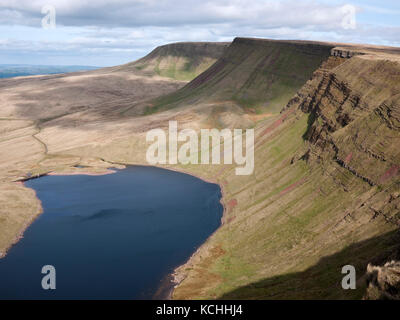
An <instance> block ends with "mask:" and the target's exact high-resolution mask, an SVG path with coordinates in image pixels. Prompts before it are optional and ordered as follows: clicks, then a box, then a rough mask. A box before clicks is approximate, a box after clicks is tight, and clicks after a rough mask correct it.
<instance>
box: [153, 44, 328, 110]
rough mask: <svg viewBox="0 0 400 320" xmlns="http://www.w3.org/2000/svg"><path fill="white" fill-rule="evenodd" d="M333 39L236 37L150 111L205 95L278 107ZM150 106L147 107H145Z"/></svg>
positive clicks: (263, 107) (242, 104) (208, 98)
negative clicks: (323, 41) (215, 57)
mask: <svg viewBox="0 0 400 320" xmlns="http://www.w3.org/2000/svg"><path fill="white" fill-rule="evenodd" d="M333 47H334V45H332V44H327V43H318V42H306V41H302V42H301V41H274V40H260V39H246V38H236V39H235V40H234V41H233V42H232V44H231V45H230V46H229V48H228V49H227V50H226V51H225V52H224V55H223V56H221V57H220V58H219V59H218V61H217V62H216V63H215V64H214V65H213V66H211V67H210V68H209V69H207V71H205V72H204V73H202V74H201V75H199V76H198V77H197V78H195V79H194V80H192V81H191V82H190V83H189V84H187V85H186V86H185V87H183V88H182V89H180V90H179V91H177V92H174V93H172V94H170V95H167V96H164V97H160V98H159V99H157V100H155V101H154V106H153V108H152V109H151V112H156V111H159V110H165V109H171V108H174V107H177V106H182V105H193V104H195V103H198V102H201V103H204V102H205V101H208V102H216V101H218V102H222V101H227V102H229V103H230V104H231V103H232V102H233V103H235V104H236V105H237V106H239V107H241V108H243V109H247V110H253V111H256V112H258V113H262V112H278V111H279V110H280V109H281V108H282V106H284V105H285V104H286V103H287V102H288V101H289V100H290V98H291V97H292V96H293V95H294V94H295V93H296V92H297V91H298V90H299V89H300V88H301V87H302V85H303V84H304V83H305V82H306V81H307V80H308V79H309V78H310V77H311V75H312V73H313V72H314V70H316V69H317V68H318V66H319V65H320V64H321V63H322V62H323V61H324V60H325V59H327V58H328V57H329V55H330V51H331V49H332V48H333ZM149 112H150V110H149Z"/></svg>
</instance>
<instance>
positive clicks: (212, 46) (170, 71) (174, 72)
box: [120, 42, 229, 81]
mask: <svg viewBox="0 0 400 320" xmlns="http://www.w3.org/2000/svg"><path fill="white" fill-rule="evenodd" d="M228 45H229V43H225V42H178V43H171V44H167V45H163V46H159V47H157V48H155V49H154V50H153V51H152V52H150V53H149V54H148V55H147V56H145V57H143V58H141V59H139V60H137V61H135V62H131V63H128V64H125V65H123V66H121V67H120V68H122V69H124V70H127V69H128V70H133V71H135V72H138V71H140V72H141V73H143V74H147V75H159V76H163V77H168V78H172V79H176V80H183V81H190V80H192V79H193V78H195V77H196V76H198V75H199V74H200V73H202V72H204V71H205V70H206V69H208V68H209V67H210V66H211V65H212V64H213V63H214V62H215V61H217V60H218V59H219V58H220V57H221V56H222V55H223V53H224V51H225V49H226V48H227V47H228Z"/></svg>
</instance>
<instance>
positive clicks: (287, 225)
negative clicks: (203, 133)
mask: <svg viewBox="0 0 400 320" xmlns="http://www.w3.org/2000/svg"><path fill="white" fill-rule="evenodd" d="M272 44H273V45H272ZM233 46H236V47H237V48H238V50H239V52H240V54H239V53H238V54H237V56H236V54H235V53H234V52H230V53H229V54H232V55H234V56H235V59H237V63H227V64H226V65H225V66H224V68H228V67H229V68H228V69H226V71H227V72H226V73H225V72H222V71H221V70H222V69H221V70H219V71H218V70H217V71H218V72H215V68H216V66H218V62H217V64H215V65H214V66H213V67H211V69H209V70H208V71H206V72H205V73H204V74H203V75H202V76H200V79H203V80H204V75H206V76H207V75H209V74H210V73H211V74H214V73H215V74H216V75H217V76H218V77H217V78H218V79H216V77H208V76H207V77H206V79H205V81H204V82H202V83H200V84H199V81H198V80H195V81H194V82H192V84H190V85H188V86H187V87H185V89H184V90H180V91H178V92H177V93H175V94H172V95H170V96H169V97H170V98H171V99H178V98H182V99H184V101H185V102H188V103H189V102H191V103H192V102H196V101H197V100H201V101H203V100H205V98H206V97H212V98H213V99H214V98H215V99H226V98H228V97H230V98H232V97H233V96H234V92H236V93H237V92H241V93H243V92H252V93H251V98H252V101H254V99H255V100H258V99H259V100H262V99H261V98H259V97H258V96H257V95H258V94H260V95H261V96H262V97H263V99H264V96H263V95H272V93H273V92H275V91H274V90H271V91H267V92H265V87H263V86H264V85H265V81H264V80H267V79H268V78H267V77H266V78H262V77H261V76H260V75H258V70H259V69H255V68H254V67H253V64H254V63H256V64H257V61H258V63H259V62H260V60H262V59H263V57H264V59H266V60H268V57H270V56H271V54H270V53H272V52H275V55H277V56H279V57H282V56H286V55H287V54H289V56H290V57H292V59H290V60H289V61H288V62H289V63H291V64H293V65H297V63H296V61H292V60H296V58H298V57H300V58H299V59H300V60H301V61H302V63H304V59H303V56H302V55H301V54H298V55H293V52H294V51H295V52H308V49H309V46H308V45H303V46H301V45H300V44H299V43H297V44H294V43H286V44H285V43H280V42H271V41H255V40H252V41H251V40H240V41H236V42H235V43H234V45H233ZM275 46H276V47H278V48H279V50H277V49H274V47H275ZM317 48H322V49H321V50H322V53H321V54H322V55H323V58H321V57H320V56H319V55H314V56H313V55H312V54H311V53H310V52H308V53H307V54H305V57H310V55H311V56H313V57H314V58H313V59H311V58H307V59H308V60H307V59H306V61H309V62H310V63H311V61H314V60H315V61H314V62H313V63H315V65H317V64H318V65H319V63H320V62H321V61H322V60H323V59H326V54H327V53H326V47H324V46H321V47H318V46H317ZM276 51H277V52H276ZM281 51H282V52H285V54H278V53H279V52H281ZM250 58H251V59H250ZM247 59H249V60H247ZM240 61H242V62H241V63H240ZM284 65H286V64H284ZM269 66H270V67H271V66H272V65H271V64H269ZM281 66H282V64H281ZM235 68H239V70H240V71H236V70H235ZM325 68H326V69H330V70H319V72H317V73H315V74H314V77H313V79H312V81H309V82H308V83H307V84H306V85H304V86H303V88H302V89H301V90H300V91H299V94H298V95H296V96H295V97H294V99H293V100H292V101H291V102H290V103H289V105H288V107H287V108H286V109H285V110H284V111H283V113H282V114H279V115H275V116H273V117H270V118H268V119H267V120H264V121H262V122H261V123H259V124H258V125H257V126H256V133H257V135H256V151H255V156H256V164H255V173H254V175H252V176H236V175H235V174H234V167H233V166H222V165H221V166H204V165H201V166H193V165H188V166H176V167H175V169H179V170H183V171H186V172H189V173H191V174H195V175H198V176H200V177H202V178H205V179H209V180H213V181H216V182H218V183H220V185H221V186H222V187H223V189H224V199H223V200H224V204H225V206H226V213H225V216H224V224H223V226H222V227H221V228H220V229H219V230H218V231H217V232H216V233H215V234H214V235H213V236H212V237H211V238H210V239H209V240H208V241H207V243H206V244H205V245H203V246H202V247H201V248H200V249H199V251H198V252H197V253H196V254H195V255H194V256H193V257H192V258H191V259H190V261H189V262H188V263H187V264H185V265H183V266H182V267H181V268H180V269H179V270H178V276H179V277H182V278H185V279H184V280H183V281H182V282H181V284H180V285H179V286H178V288H177V289H176V290H175V292H174V298H360V297H361V296H362V293H363V287H362V285H361V283H360V286H359V290H356V291H346V292H344V291H343V290H342V289H341V288H340V280H341V277H342V275H341V273H340V270H341V267H342V266H343V265H345V264H354V265H355V266H356V267H357V270H358V276H359V277H360V276H361V275H362V274H363V273H364V270H365V266H366V264H367V263H368V262H370V261H371V260H375V259H377V260H379V259H383V258H386V257H387V256H388V255H390V253H391V252H392V251H393V247H395V246H397V245H398V244H399V239H398V238H397V235H396V233H395V232H394V230H395V229H396V221H397V220H396V219H398V217H396V212H397V213H398V212H399V207H400V203H399V201H400V197H399V195H400V193H399V178H398V177H399V176H398V174H397V173H398V171H396V167H395V166H396V165H398V164H399V155H398V148H396V146H397V145H398V144H399V140H398V139H399V122H398V119H399V112H398V106H399V101H398V94H399V92H398V87H397V85H398V83H399V82H400V79H399V78H398V77H399V74H400V72H399V71H400V67H399V64H398V63H392V62H388V61H382V60H376V61H374V60H365V59H360V58H352V59H350V60H346V62H344V63H342V64H340V65H339V63H332V64H330V63H327V64H325V66H324V69H325ZM310 69H311V67H310ZM210 70H211V71H210ZM223 70H225V69H223ZM246 70H247V71H248V73H247V71H246ZM269 70H270V68H266V70H265V71H269ZM286 71H287V70H286ZM289 71H290V70H289ZM311 71H312V70H309V69H308V68H307V72H310V74H311ZM221 72H222V73H221ZM253 73H256V78H257V79H258V80H257V83H258V85H260V86H261V87H262V88H261V89H260V90H259V91H258V90H256V88H258V87H257V86H255V85H254V84H252V85H250V86H248V87H245V88H246V89H245V90H242V91H241V88H243V84H244V83H246V80H242V78H244V79H249V78H252V77H251V76H250V75H251V74H253ZM259 76H260V78H259ZM198 79H199V78H198ZM280 79H285V76H282V77H277V78H274V81H273V82H274V83H282V81H283V80H280ZM307 79H308V78H307V77H304V78H303V80H304V82H305V81H306V80H307ZM200 82H201V81H200ZM234 84H235V85H234ZM236 84H237V86H236ZM303 84H304V83H303ZM301 85H302V84H299V86H301ZM269 88H274V86H270V87H269ZM189 89H190V90H189ZM250 89H251V90H253V89H254V90H255V91H251V90H250ZM296 90H297V89H296ZM183 93H185V95H186V96H185V95H183ZM249 96H250V95H249ZM188 97H190V99H188ZM163 99H165V97H164V98H163ZM186 99H188V100H186ZM232 99H233V98H232ZM287 100H288V98H285V99H283V101H285V102H287ZM172 101H173V100H171V102H172ZM357 101H359V102H358V103H357ZM181 102H182V101H180V100H179V99H178V101H176V103H171V104H170V105H169V106H168V108H169V107H172V106H178V105H180V103H181ZM282 106H283V105H282ZM261 109H262V108H261ZM277 109H278V107H277ZM178 110H179V113H178V116H179V119H178V116H177V115H176V113H174V112H175V111H174V110H170V111H169V113H166V115H167V116H168V117H171V118H172V119H178V120H179V121H184V120H183V119H186V120H185V121H189V122H188V125H190V124H191V123H190V121H193V123H192V125H199V123H196V122H195V121H196V120H190V119H197V118H196V117H197V116H198V115H197V114H195V115H193V114H185V113H184V112H185V110H184V109H183V108H180V109H178ZM160 115H163V113H161V114H160ZM155 116H156V115H154V116H149V117H145V118H142V119H141V121H145V120H146V119H147V120H149V121H153V122H154V124H153V123H151V125H152V126H160V125H161V124H160V121H164V122H163V123H162V124H165V121H166V119H167V118H164V120H160V119H163V118H155ZM189 116H190V117H189ZM138 119H140V118H134V120H135V121H131V120H132V119H127V120H126V121H127V122H132V123H133V122H139V121H138ZM188 119H189V120H188ZM104 121H105V120H104ZM122 121H123V120H121V119H120V120H119V122H118V124H121V122H122ZM180 123H181V122H180ZM105 124H109V125H110V126H111V127H112V128H115V125H114V124H112V123H108V122H106V123H105ZM97 127H100V128H101V132H103V131H105V126H104V125H101V126H98V125H96V128H97ZM78 128H79V129H80V130H81V131H73V130H74V129H73V128H69V127H68V128H65V129H64V128H62V129H63V130H62V131H63V132H64V134H65V135H63V136H61V137H60V138H59V140H58V141H65V139H66V137H71V136H73V134H71V132H75V133H76V136H79V139H81V138H80V137H81V134H82V132H84V130H83V127H82V126H79V127H78ZM57 130H60V129H59V128H57V124H56V123H55V124H52V123H51V121H50V122H49V123H48V124H47V127H46V128H44V129H43V130H42V133H41V134H40V135H39V137H40V138H42V139H43V141H45V142H46V143H47V144H48V145H49V150H57V152H54V151H51V152H50V153H51V154H47V155H46V157H45V160H42V161H41V162H40V163H38V164H37V165H36V166H35V168H36V169H35V170H39V171H38V172H47V171H49V170H61V169H63V168H65V167H68V166H71V165H73V164H84V161H86V160H87V159H90V158H92V157H93V158H97V159H98V158H104V159H106V160H108V161H116V162H123V163H132V164H133V163H146V162H145V159H144V154H145V150H146V148H147V146H148V145H146V143H145V137H144V134H143V133H140V132H142V131H140V129H136V130H129V132H128V133H127V134H126V135H122V134H121V136H117V137H115V136H112V135H111V134H110V136H107V139H105V138H103V136H99V138H98V139H97V140H102V141H101V143H98V142H97V141H96V143H90V142H87V143H85V144H84V143H82V142H79V141H78V140H77V142H76V144H75V147H70V146H69V147H65V149H62V147H61V146H60V145H59V143H52V137H54V136H57V135H58V134H59V131H57ZM91 130H95V129H94V128H93V129H91ZM120 130H121V129H120ZM114 131H115V130H114ZM109 132H111V131H109ZM85 133H86V132H85ZM61 138H63V139H61ZM75 139H78V138H75ZM103 140H104V141H103ZM89 141H90V140H89ZM76 145H78V146H76ZM79 145H80V146H79ZM334 146H336V148H337V149H335V148H334ZM350 152H351V153H352V155H351V157H350V156H349V154H350ZM62 156H65V161H64V162H63V163H60V161H61V157H62ZM68 157H70V158H71V159H76V158H77V160H74V161H72V160H68ZM52 158H54V159H52ZM339 160H342V162H340V161H339ZM343 161H346V163H348V165H347V166H350V169H351V170H349V168H346V167H345V166H344V165H343ZM53 162H54V164H52V163H53ZM393 168H394V169H393ZM360 177H368V178H369V179H370V180H371V181H373V182H374V186H371V185H370V184H369V183H368V182H366V181H364V180H363V179H361V178H360ZM24 190H26V189H24ZM17 195H18V199H20V200H21V199H22V197H23V196H24V195H23V194H17V193H13V196H17ZM18 199H16V200H18ZM20 200H18V201H16V203H19V204H20V207H21V208H22V209H23V208H26V207H27V206H28V205H29V204H23V203H22V202H21V201H20ZM7 205H9V204H7ZM21 208H20V209H21ZM20 212H22V211H21V210H20Z"/></svg>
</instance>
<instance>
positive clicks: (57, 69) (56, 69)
mask: <svg viewBox="0 0 400 320" xmlns="http://www.w3.org/2000/svg"><path fill="white" fill-rule="evenodd" d="M95 69H98V67H93V66H46V65H29V64H0V78H3V79H4V78H12V77H20V76H34V75H43V74H57V73H67V72H76V71H87V70H95Z"/></svg>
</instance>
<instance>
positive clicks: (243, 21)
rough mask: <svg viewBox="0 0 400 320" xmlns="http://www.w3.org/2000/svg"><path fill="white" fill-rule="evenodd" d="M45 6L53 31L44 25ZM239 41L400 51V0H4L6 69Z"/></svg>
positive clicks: (1, 47) (1, 54) (109, 61)
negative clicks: (173, 45)
mask: <svg viewBox="0 0 400 320" xmlns="http://www.w3.org/2000/svg"><path fill="white" fill-rule="evenodd" d="M45 5H51V6H52V8H54V9H55V13H56V15H55V22H56V24H55V28H50V29H48V28H43V26H42V19H43V18H44V17H45V16H46V13H44V14H43V13H42V12H41V11H42V8H43V7H44V6H45ZM47 21H48V20H47ZM236 36H245V37H260V38H273V39H305V40H322V41H336V42H352V43H371V44H380V45H392V46H400V1H398V0H391V1H389V0H386V1H372V0H366V1H361V0H354V1H353V0H351V1H339V0H329V1H325V0H300V1H299V0H281V1H279V0H213V1H211V0H210V1H207V0H203V1H198V0H114V1H111V0H96V1H82V0H58V1H56V0H19V1H15V0H0V63H2V64H6V63H9V64H50V65H54V64H63V65H96V66H111V65H118V64H122V63H126V62H129V61H133V60H136V59H138V58H140V57H142V56H144V55H145V54H147V53H148V52H149V51H151V50H152V49H153V48H154V47H156V46H158V45H162V44H166V43H170V42H177V41H231V40H232V39H233V38H234V37H236Z"/></svg>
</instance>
